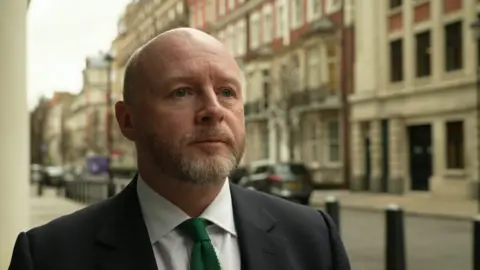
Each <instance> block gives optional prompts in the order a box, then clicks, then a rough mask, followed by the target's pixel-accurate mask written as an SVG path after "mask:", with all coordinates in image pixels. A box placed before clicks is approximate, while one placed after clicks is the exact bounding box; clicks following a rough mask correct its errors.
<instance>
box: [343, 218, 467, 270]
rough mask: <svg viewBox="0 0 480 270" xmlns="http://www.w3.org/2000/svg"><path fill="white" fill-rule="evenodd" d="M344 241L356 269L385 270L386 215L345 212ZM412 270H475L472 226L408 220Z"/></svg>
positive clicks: (409, 257) (437, 220) (459, 223)
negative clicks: (473, 267)
mask: <svg viewBox="0 0 480 270" xmlns="http://www.w3.org/2000/svg"><path fill="white" fill-rule="evenodd" d="M340 218H341V219H340V226H341V233H342V238H343V241H344V243H345V246H346V248H347V252H348V253H349V256H350V260H351V263H352V269H355V270H385V267H384V253H385V248H384V247H385V243H384V234H385V229H384V223H385V221H384V214H383V213H381V212H367V211H354V210H342V213H341V217H340ZM405 233H406V247H407V269H408V270H452V269H455V270H470V269H472V226H471V223H469V222H468V221H455V220H449V219H438V218H427V217H406V218H405Z"/></svg>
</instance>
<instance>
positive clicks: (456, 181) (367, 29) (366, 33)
mask: <svg viewBox="0 0 480 270" xmlns="http://www.w3.org/2000/svg"><path fill="white" fill-rule="evenodd" d="M373 2H375V4H374V3H373ZM478 10H479V4H478V1H475V0H442V1H440V0H438V1H437V0H422V1H413V0H403V1H401V0H390V1H379V2H377V1H373V0H371V1H357V2H356V7H355V21H356V27H355V30H356V33H355V35H356V63H355V67H356V69H355V93H354V94H353V95H352V96H351V97H350V102H351V124H352V163H353V179H354V180H353V183H352V188H354V189H356V190H370V191H374V192H391V193H404V192H409V191H427V192H431V193H432V194H434V195H442V196H453V197H462V198H465V197H467V198H469V197H472V196H475V191H476V190H478V189H477V188H476V185H478V175H479V171H478V161H479V158H478V156H477V152H478V151H477V149H478V143H479V142H478V128H479V127H478V126H477V109H476V108H477V98H476V84H475V82H476V69H477V66H478V64H479V61H478V57H479V54H478V47H477V46H478V45H477V43H476V40H475V39H474V37H473V33H472V30H471V29H470V24H471V23H473V22H474V21H475V20H476V18H477V14H478Z"/></svg>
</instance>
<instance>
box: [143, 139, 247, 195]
mask: <svg viewBox="0 0 480 270" xmlns="http://www.w3.org/2000/svg"><path fill="white" fill-rule="evenodd" d="M148 145H149V147H148V148H149V149H150V153H151V155H150V156H151V157H152V158H153V162H154V163H155V165H157V168H159V169H160V170H161V172H162V173H163V174H165V175H169V176H171V177H172V178H174V179H177V180H179V181H182V182H185V183H189V184H192V185H199V186H210V185H219V184H221V183H223V182H224V181H225V179H226V178H227V177H228V176H229V174H230V172H231V171H233V170H234V169H235V168H236V167H237V165H238V162H239V161H240V158H241V156H242V152H243V151H236V149H235V150H233V151H232V152H231V153H228V154H227V155H225V154H223V155H218V154H213V153H212V154H209V153H205V155H204V156H205V157H204V158H198V157H197V158H194V157H191V156H187V155H185V153H183V152H182V151H181V149H179V148H178V147H175V146H173V145H172V144H171V143H168V142H165V141H158V140H156V139H154V138H150V140H149V144H148Z"/></svg>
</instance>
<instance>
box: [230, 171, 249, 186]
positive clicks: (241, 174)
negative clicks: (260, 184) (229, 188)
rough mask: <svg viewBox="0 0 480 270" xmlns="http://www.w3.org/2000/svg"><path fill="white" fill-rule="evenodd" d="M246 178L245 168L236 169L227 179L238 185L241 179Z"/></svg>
mask: <svg viewBox="0 0 480 270" xmlns="http://www.w3.org/2000/svg"><path fill="white" fill-rule="evenodd" d="M245 176H248V168H247V167H238V168H236V169H235V170H234V171H233V172H232V173H230V176H229V177H228V178H229V179H230V181H231V182H232V183H234V184H238V183H239V182H240V180H242V178H243V177H245Z"/></svg>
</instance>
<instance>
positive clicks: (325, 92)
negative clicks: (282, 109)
mask: <svg viewBox="0 0 480 270" xmlns="http://www.w3.org/2000/svg"><path fill="white" fill-rule="evenodd" d="M287 102H288V107H289V108H291V109H295V108H296V109H299V110H311V109H323V108H325V109H335V108H339V107H340V104H341V103H340V92H337V91H333V90H331V89H329V88H327V87H326V86H319V87H315V88H307V89H304V90H303V91H298V92H293V93H291V94H290V95H289V97H288V100H287Z"/></svg>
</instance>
